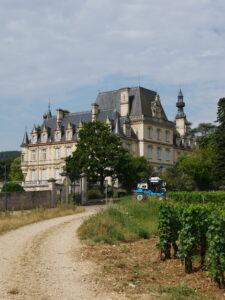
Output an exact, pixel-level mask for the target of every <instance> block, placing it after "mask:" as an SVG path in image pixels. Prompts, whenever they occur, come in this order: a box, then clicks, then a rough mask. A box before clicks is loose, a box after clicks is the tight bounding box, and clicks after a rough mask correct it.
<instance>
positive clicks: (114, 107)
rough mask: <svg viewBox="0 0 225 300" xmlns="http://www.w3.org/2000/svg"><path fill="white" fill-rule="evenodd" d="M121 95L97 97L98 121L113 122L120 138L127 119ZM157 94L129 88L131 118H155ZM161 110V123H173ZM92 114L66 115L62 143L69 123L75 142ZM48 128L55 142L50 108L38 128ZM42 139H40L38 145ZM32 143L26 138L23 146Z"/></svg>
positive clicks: (55, 120)
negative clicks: (78, 131)
mask: <svg viewBox="0 0 225 300" xmlns="http://www.w3.org/2000/svg"><path fill="white" fill-rule="evenodd" d="M120 93H121V90H116V91H109V92H101V93H99V94H98V95H97V98H96V103H97V104H98V105H99V113H98V115H97V120H99V121H103V122H105V121H106V119H107V117H108V118H109V119H110V120H111V122H112V127H113V131H114V132H115V133H116V134H117V135H120V136H123V130H122V126H123V124H124V122H125V120H126V117H121V116H120ZM156 95H157V93H156V92H155V91H151V90H148V89H145V88H143V87H131V88H129V103H130V109H129V110H130V116H144V117H150V118H154V116H153V115H152V109H151V103H152V102H153V101H154V100H155V98H156ZM160 108H161V121H165V122H167V123H171V122H170V121H168V119H167V116H166V114H165V112H164V110H163V107H162V105H161V103H160ZM91 120H92V113H91V111H84V112H78V113H69V114H68V115H66V116H65V117H64V118H63V120H62V123H61V130H62V139H61V140H62V141H63V140H65V130H66V128H67V125H68V123H71V124H72V125H73V128H74V135H73V140H75V139H76V138H77V130H76V129H77V128H78V126H79V124H80V122H83V123H86V122H91ZM44 126H46V128H47V130H48V133H49V136H48V141H54V133H55V130H56V128H57V118H56V116H52V115H51V112H50V108H49V111H48V117H47V118H46V117H44V120H43V124H42V125H41V126H38V127H37V131H38V132H39V133H40V131H41V130H42V129H43V127H44ZM131 137H133V138H137V137H136V135H135V134H134V132H132V134H131ZM39 142H40V138H39V139H38V143H39ZM29 143H30V141H29V140H28V138H27V137H26V136H25V138H24V140H23V143H22V146H25V145H26V144H29Z"/></svg>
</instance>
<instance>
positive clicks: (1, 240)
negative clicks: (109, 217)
mask: <svg viewBox="0 0 225 300" xmlns="http://www.w3.org/2000/svg"><path fill="white" fill-rule="evenodd" d="M93 213H94V209H92V208H89V209H88V211H86V212H84V213H81V214H76V215H70V216H65V217H60V218H55V219H51V220H47V221H42V222H39V223H35V224H31V225H27V226H24V227H22V228H19V229H17V230H14V231H11V232H9V233H7V234H4V235H2V236H0V299H1V300H14V299H16V300H76V299H88V300H89V299H102V298H101V297H99V296H97V294H96V291H94V290H93V289H91V287H89V285H88V283H86V282H84V281H83V280H82V276H85V275H87V274H90V273H91V272H92V271H91V270H92V268H93V265H92V264H91V263H88V262H81V261H79V259H76V257H75V255H74V252H75V250H76V249H79V248H80V247H81V244H80V242H79V240H78V238H77V236H76V230H77V228H78V227H79V226H80V224H81V223H82V221H83V220H84V219H85V218H86V217H87V216H89V215H91V214H93ZM104 299H107V298H105V297H104Z"/></svg>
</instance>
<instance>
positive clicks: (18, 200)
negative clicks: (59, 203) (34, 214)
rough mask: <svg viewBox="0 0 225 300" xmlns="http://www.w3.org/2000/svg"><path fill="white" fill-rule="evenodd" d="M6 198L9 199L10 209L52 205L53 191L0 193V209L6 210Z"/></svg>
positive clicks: (48, 206)
mask: <svg viewBox="0 0 225 300" xmlns="http://www.w3.org/2000/svg"><path fill="white" fill-rule="evenodd" d="M5 197H6V198H5ZM5 199H7V203H8V210H26V209H34V208H39V207H44V208H50V207H51V191H35V192H13V193H0V211H3V210H4V207H5V206H4V203H5Z"/></svg>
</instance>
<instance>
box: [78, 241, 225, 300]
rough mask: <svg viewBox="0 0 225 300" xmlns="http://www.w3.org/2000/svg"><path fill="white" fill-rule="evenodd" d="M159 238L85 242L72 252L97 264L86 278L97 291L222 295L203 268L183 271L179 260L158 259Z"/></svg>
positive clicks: (169, 297) (166, 298) (134, 295)
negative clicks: (80, 248)
mask: <svg viewBox="0 0 225 300" xmlns="http://www.w3.org/2000/svg"><path fill="white" fill-rule="evenodd" d="M158 242H159V239H158V237H157V236H151V237H150V239H147V240H146V239H142V240H138V241H135V242H121V243H115V244H113V245H109V244H102V243H101V244H100V243H94V242H88V243H86V245H85V246H84V247H83V248H82V252H81V251H80V250H77V251H76V252H75V255H76V256H78V255H79V253H80V258H81V259H83V260H88V261H92V262H94V263H96V264H97V266H98V267H97V268H96V270H95V272H94V273H91V274H88V275H87V276H86V278H85V280H86V281H87V282H90V283H93V284H94V285H95V288H96V290H98V291H99V292H100V291H102V292H106V291H107V292H110V293H118V294H120V293H122V294H123V293H124V294H126V296H127V297H128V299H132V300H134V299H136V300H139V299H163V300H185V299H186V300H187V299H190V300H197V299H198V300H203V299H204V300H208V299H210V300H219V299H225V291H224V290H222V289H219V288H218V287H217V285H216V284H215V283H214V282H213V281H212V280H211V279H210V278H209V277H208V276H207V273H206V272H205V271H204V270H199V271H198V272H193V273H191V274H186V273H185V272H184V266H183V265H182V264H181V262H180V260H178V259H169V260H167V261H161V260H160V255H159V250H158V249H157V248H156V244H157V243H158ZM79 251H80V252H79ZM93 253H94V255H93ZM197 265H198V262H196V266H197Z"/></svg>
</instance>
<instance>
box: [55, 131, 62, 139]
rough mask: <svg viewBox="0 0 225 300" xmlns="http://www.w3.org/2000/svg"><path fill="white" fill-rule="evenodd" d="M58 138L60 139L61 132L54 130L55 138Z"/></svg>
mask: <svg viewBox="0 0 225 300" xmlns="http://www.w3.org/2000/svg"><path fill="white" fill-rule="evenodd" d="M60 139H61V132H59V131H56V133H55V140H56V141H60Z"/></svg>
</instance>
